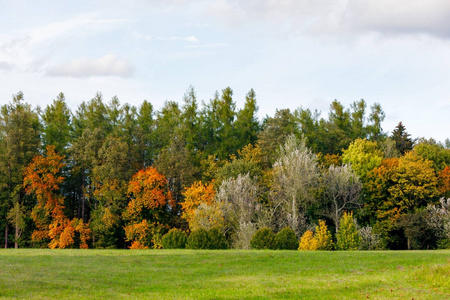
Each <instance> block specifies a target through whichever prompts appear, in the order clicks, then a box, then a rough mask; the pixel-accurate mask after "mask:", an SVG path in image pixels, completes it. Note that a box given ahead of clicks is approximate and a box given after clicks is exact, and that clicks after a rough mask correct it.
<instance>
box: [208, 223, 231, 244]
mask: <svg viewBox="0 0 450 300" xmlns="http://www.w3.org/2000/svg"><path fill="white" fill-rule="evenodd" d="M208 249H228V242H227V239H226V237H225V235H224V234H223V233H222V231H221V230H220V229H219V228H217V227H215V228H211V229H210V230H208Z"/></svg>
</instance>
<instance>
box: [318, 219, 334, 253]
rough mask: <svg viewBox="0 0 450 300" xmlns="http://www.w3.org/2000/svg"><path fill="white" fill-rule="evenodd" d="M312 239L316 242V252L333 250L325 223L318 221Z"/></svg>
mask: <svg viewBox="0 0 450 300" xmlns="http://www.w3.org/2000/svg"><path fill="white" fill-rule="evenodd" d="M314 238H315V239H316V240H317V250H333V247H334V245H333V239H332V237H331V232H330V231H329V230H328V227H327V225H326V224H325V221H323V220H319V225H318V226H316V233H315V234H314Z"/></svg>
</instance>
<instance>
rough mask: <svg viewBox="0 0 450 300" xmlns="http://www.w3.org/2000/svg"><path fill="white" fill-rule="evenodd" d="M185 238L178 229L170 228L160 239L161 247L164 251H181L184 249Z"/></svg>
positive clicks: (182, 232)
mask: <svg viewBox="0 0 450 300" xmlns="http://www.w3.org/2000/svg"><path fill="white" fill-rule="evenodd" d="M186 241H187V236H186V233H185V232H184V231H182V230H180V229H177V228H172V229H170V230H169V232H168V233H166V234H165V235H163V237H162V246H163V248H164V249H183V248H186Z"/></svg>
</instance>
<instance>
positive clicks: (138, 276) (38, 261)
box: [0, 249, 450, 299]
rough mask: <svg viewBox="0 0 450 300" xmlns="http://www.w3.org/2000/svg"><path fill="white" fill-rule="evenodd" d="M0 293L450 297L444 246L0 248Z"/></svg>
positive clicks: (40, 296) (447, 254) (6, 295)
mask: <svg viewBox="0 0 450 300" xmlns="http://www.w3.org/2000/svg"><path fill="white" fill-rule="evenodd" d="M0 298H28V299H30V298H33V299H65V298H76V299H80V298H81V299H83V298H90V299H110V298H130V299H138V298H149V299H271V298H272V299H273V298H284V299H367V298H369V299H412V298H414V299H450V251H448V250H447V251H409V252H408V251H396V252H394V251H379V252H362V251H361V252H320V251H319V252H302V251H269V250H268V251H238V250H225V251H219V250H216V251H214V250H212V251H207V250H203V251H201V250H136V251H132V250H37V249H19V250H0Z"/></svg>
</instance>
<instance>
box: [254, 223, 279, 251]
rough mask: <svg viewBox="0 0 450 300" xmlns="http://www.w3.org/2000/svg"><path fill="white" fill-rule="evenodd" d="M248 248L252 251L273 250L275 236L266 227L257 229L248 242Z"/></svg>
mask: <svg viewBox="0 0 450 300" xmlns="http://www.w3.org/2000/svg"><path fill="white" fill-rule="evenodd" d="M250 246H251V247H252V248H253V249H275V248H276V244H275V234H274V233H273V231H272V230H271V229H270V228H268V227H264V228H261V229H258V231H256V233H255V235H254V236H253V237H252V239H251V240H250Z"/></svg>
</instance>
